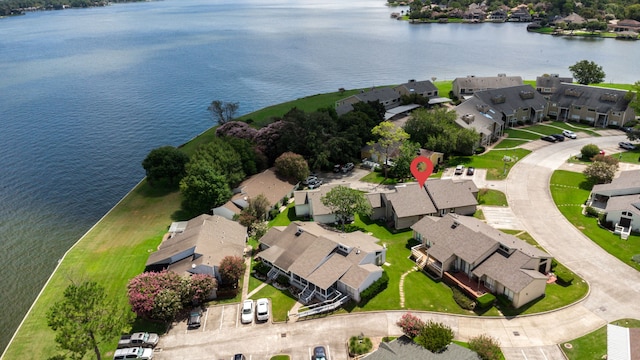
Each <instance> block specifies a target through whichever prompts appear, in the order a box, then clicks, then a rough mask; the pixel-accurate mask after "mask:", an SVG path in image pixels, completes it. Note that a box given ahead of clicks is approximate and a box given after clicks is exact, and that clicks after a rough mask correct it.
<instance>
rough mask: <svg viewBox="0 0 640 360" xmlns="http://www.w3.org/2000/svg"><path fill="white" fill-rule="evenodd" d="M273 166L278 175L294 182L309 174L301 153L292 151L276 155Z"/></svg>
mask: <svg viewBox="0 0 640 360" xmlns="http://www.w3.org/2000/svg"><path fill="white" fill-rule="evenodd" d="M275 168H276V172H277V173H278V175H280V176H282V177H283V178H285V179H287V180H291V181H294V182H298V181H302V180H304V179H306V178H307V177H308V176H309V165H308V164H307V160H305V159H304V157H302V155H300V154H295V153H292V152H286V153H284V154H282V155H280V156H278V158H277V159H276V162H275Z"/></svg>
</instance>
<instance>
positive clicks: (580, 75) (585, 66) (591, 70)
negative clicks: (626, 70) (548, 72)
mask: <svg viewBox="0 0 640 360" xmlns="http://www.w3.org/2000/svg"><path fill="white" fill-rule="evenodd" d="M569 71H571V74H573V77H574V78H575V79H576V81H577V82H578V83H579V84H582V85H589V84H597V83H601V82H603V81H604V78H605V73H604V71H603V70H602V66H600V65H598V64H596V63H595V62H593V61H589V60H580V61H578V62H577V63H575V64H573V65H571V66H569Z"/></svg>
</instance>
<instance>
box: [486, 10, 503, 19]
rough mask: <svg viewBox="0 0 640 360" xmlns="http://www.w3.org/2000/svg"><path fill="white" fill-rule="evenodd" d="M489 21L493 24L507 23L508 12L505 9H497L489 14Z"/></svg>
mask: <svg viewBox="0 0 640 360" xmlns="http://www.w3.org/2000/svg"><path fill="white" fill-rule="evenodd" d="M488 19H489V21H491V22H505V21H507V12H506V11H505V10H504V9H496V10H494V11H492V12H491V13H490V14H489V17H488Z"/></svg>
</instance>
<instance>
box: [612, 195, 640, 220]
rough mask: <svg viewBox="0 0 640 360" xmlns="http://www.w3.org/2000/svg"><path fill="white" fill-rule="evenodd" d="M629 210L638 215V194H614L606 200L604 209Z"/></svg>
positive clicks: (639, 210) (639, 201) (639, 199)
mask: <svg viewBox="0 0 640 360" xmlns="http://www.w3.org/2000/svg"><path fill="white" fill-rule="evenodd" d="M624 210H627V211H631V212H633V213H635V214H638V215H640V194H636V195H625V196H614V197H611V198H609V200H608V201H607V207H606V208H605V211H607V212H609V211H624Z"/></svg>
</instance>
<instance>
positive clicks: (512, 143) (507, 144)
mask: <svg viewBox="0 0 640 360" xmlns="http://www.w3.org/2000/svg"><path fill="white" fill-rule="evenodd" d="M527 142H529V141H528V140H515V139H506V138H503V139H502V140H500V142H498V143H497V144H496V145H494V146H493V148H494V149H512V148H515V147H518V146H520V145H522V144H526V143H527Z"/></svg>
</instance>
